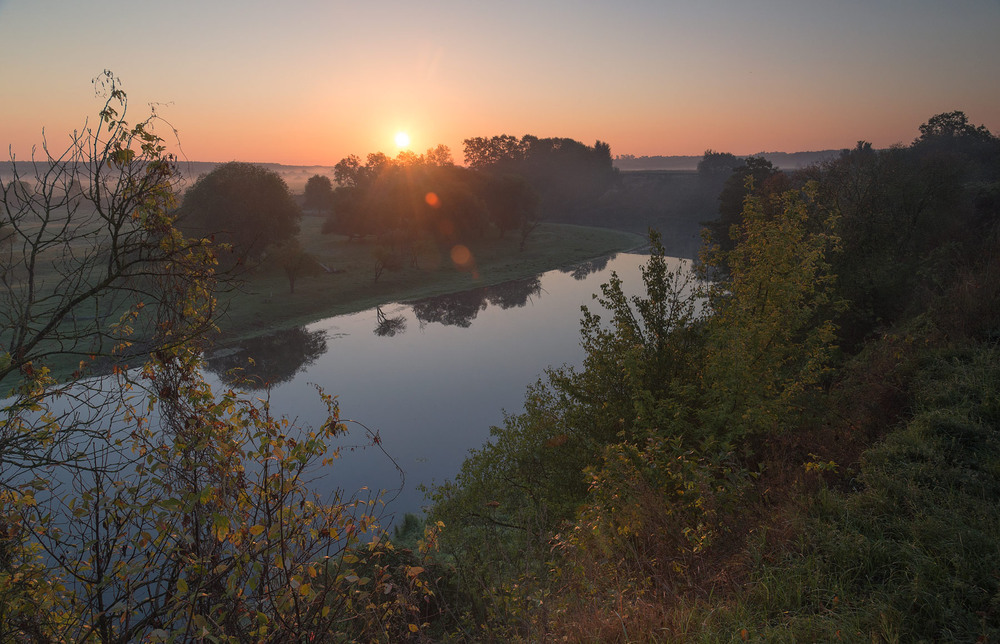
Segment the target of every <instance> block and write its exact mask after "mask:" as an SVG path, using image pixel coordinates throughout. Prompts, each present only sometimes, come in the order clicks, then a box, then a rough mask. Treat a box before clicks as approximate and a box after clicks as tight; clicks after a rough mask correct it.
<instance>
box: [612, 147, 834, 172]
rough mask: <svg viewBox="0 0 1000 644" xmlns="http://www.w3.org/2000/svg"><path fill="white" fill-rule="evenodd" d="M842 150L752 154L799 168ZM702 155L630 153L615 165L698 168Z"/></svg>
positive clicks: (788, 167)
mask: <svg viewBox="0 0 1000 644" xmlns="http://www.w3.org/2000/svg"><path fill="white" fill-rule="evenodd" d="M840 152H841V151H840V150H819V151H815V152H759V153H757V154H752V155H742V156H739V155H738V156H739V158H741V159H745V158H747V157H748V156H755V157H758V156H762V157H764V158H765V159H767V160H768V161H770V162H771V163H773V164H774V165H775V166H776V167H778V168H781V169H782V170H797V169H799V168H805V167H807V166H810V165H812V164H814V163H819V162H821V161H827V160H829V159H833V158H836V157H837V156H839V155H840ZM699 161H701V155H698V156H653V157H637V156H633V155H629V154H625V155H620V156H618V157H616V158H615V160H614V164H615V167H616V168H618V169H619V170H697V169H698V162H699Z"/></svg>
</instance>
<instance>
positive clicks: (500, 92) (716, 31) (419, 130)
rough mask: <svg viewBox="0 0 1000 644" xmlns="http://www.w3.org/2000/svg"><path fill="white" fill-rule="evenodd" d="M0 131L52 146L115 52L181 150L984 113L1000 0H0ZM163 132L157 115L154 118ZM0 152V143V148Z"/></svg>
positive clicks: (999, 39)
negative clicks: (401, 135)
mask: <svg viewBox="0 0 1000 644" xmlns="http://www.w3.org/2000/svg"><path fill="white" fill-rule="evenodd" d="M0 44H2V49H0V52H2V53H0V97H2V98H0V145H4V146H6V145H7V144H10V145H12V146H13V150H14V152H15V153H16V155H17V156H18V157H19V158H25V157H26V156H28V155H29V154H30V150H31V146H32V145H38V144H40V143H41V132H42V128H43V127H44V128H45V133H46V136H47V138H48V140H49V145H50V147H51V148H53V149H54V148H61V147H64V146H65V143H66V142H67V141H68V134H69V133H70V132H72V131H73V129H74V128H80V127H82V125H83V122H84V119H85V118H86V117H88V116H90V118H91V120H92V121H93V119H94V114H95V113H96V111H97V110H98V109H99V107H100V103H99V102H98V101H97V99H96V98H95V96H94V89H93V86H92V85H91V80H92V79H93V78H94V77H95V76H97V75H98V74H99V73H100V72H101V71H102V70H104V69H110V70H112V71H113V72H114V73H115V74H116V75H117V76H118V77H119V78H120V79H121V81H122V83H123V87H124V89H125V90H126V92H127V93H128V95H129V99H130V110H129V115H130V117H132V118H131V120H133V121H134V120H139V119H140V118H141V117H142V116H144V115H145V114H147V113H148V111H149V104H150V103H154V102H155V103H157V104H158V107H157V113H158V114H160V115H161V116H163V117H164V118H166V119H167V120H168V121H169V122H170V124H171V125H172V126H173V127H174V128H176V129H177V131H178V133H179V137H180V143H181V148H182V151H183V154H184V155H185V156H186V157H187V158H188V159H190V160H193V161H229V160H242V161H257V162H276V163H286V164H297V165H313V164H315V165H333V164H335V163H336V162H337V161H339V160H340V159H341V158H343V157H344V156H346V155H348V154H358V155H359V156H362V157H364V155H365V154H367V153H369V152H373V151H376V150H381V151H384V152H386V153H388V154H395V153H396V151H397V149H396V146H395V143H394V135H395V134H396V132H397V131H406V132H408V133H409V135H410V137H411V139H412V147H413V149H414V150H416V151H417V152H422V151H424V150H426V149H427V148H429V147H432V146H434V145H437V144H439V143H443V144H445V145H448V146H449V147H450V148H451V149H452V152H453V154H454V156H455V159H456V161H458V162H459V163H461V162H462V140H463V139H465V138H468V137H472V136H492V135H494V134H502V133H506V134H513V135H516V136H521V135H523V134H534V135H536V136H541V137H547V136H562V137H570V138H574V139H577V140H580V141H583V142H585V143H587V144H593V143H594V141H595V140H597V139H600V140H602V141H607V142H608V143H610V144H611V150H612V154H635V155H658V154H662V155H696V154H701V153H702V152H703V151H704V150H705V149H706V148H712V149H716V150H721V151H728V152H733V153H735V154H751V153H755V152H761V151H786V152H794V151H802V150H819V149H831V148H833V149H838V148H844V147H851V146H853V145H854V144H855V142H856V141H857V140H859V139H864V140H867V141H871V142H872V143H874V144H875V145H876V146H877V147H885V146H888V145H891V144H893V143H897V142H901V143H904V144H907V143H909V142H910V141H912V140H913V138H914V137H915V136H916V135H917V134H918V131H917V128H918V126H919V125H920V124H921V123H923V122H925V121H926V120H927V119H928V118H929V117H930V116H932V115H934V114H938V113H940V112H946V111H951V110H956V109H958V110H964V111H965V112H966V113H967V114H968V115H969V117H970V119H971V120H972V121H973V122H974V123H975V124H977V125H979V124H983V125H986V127H988V128H989V129H990V130H991V131H993V132H994V133H1000V0H949V1H948V2H945V1H943V0H836V1H834V0H824V1H819V0H814V1H810V0H768V1H764V0H758V1H754V0H714V1H713V0H700V1H694V0H684V1H674V0H617V1H596V0H576V1H570V0H549V1H545V0H506V1H505V2H496V1H492V2H477V1H475V0H423V1H420V2H414V1H413V0H408V1H403V2H396V1H393V0H380V1H379V2H363V1H354V2H341V1H337V0H333V1H331V0H282V1H281V2H277V1H274V0H272V1H263V0H238V1H237V0H172V1H171V2H148V1H146V0H0ZM161 133H164V134H165V133H166V132H163V131H161ZM3 156H4V157H6V155H3Z"/></svg>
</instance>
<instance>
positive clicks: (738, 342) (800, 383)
mask: <svg viewBox="0 0 1000 644" xmlns="http://www.w3.org/2000/svg"><path fill="white" fill-rule="evenodd" d="M781 204H782V207H781V209H780V210H778V209H777V208H775V209H774V210H776V211H777V212H775V214H773V215H771V216H768V215H767V214H766V212H765V208H764V203H763V200H762V199H761V198H760V197H754V196H751V197H748V198H747V200H746V205H745V207H744V209H743V217H742V223H741V224H740V225H739V226H737V227H735V228H734V237H735V238H736V239H738V240H739V244H738V245H737V246H736V248H735V249H734V250H732V251H731V252H729V253H725V254H724V256H723V258H722V259H723V260H724V261H725V263H726V265H727V266H728V269H729V277H728V279H726V280H723V281H720V282H718V283H716V284H714V285H713V286H712V287H711V289H710V290H709V299H710V303H711V308H712V310H713V315H712V316H711V317H710V318H709V320H708V322H707V328H706V338H707V340H706V356H705V361H704V365H703V372H702V373H703V377H704V378H705V380H706V381H707V383H708V387H707V389H708V391H707V402H706V404H705V407H704V409H703V410H702V412H701V418H702V420H703V423H704V424H705V426H706V429H707V430H708V433H709V434H710V435H712V436H714V437H715V438H717V439H719V440H723V441H739V440H741V439H742V438H743V437H745V436H746V435H749V434H762V433H778V432H782V431H784V430H786V429H787V428H788V426H789V423H790V422H792V421H794V415H790V414H789V411H790V410H791V409H793V408H794V405H795V404H796V402H797V400H796V399H797V398H798V397H799V396H800V395H801V394H802V393H803V392H805V391H807V390H809V389H810V388H812V387H815V386H816V385H817V384H818V383H819V382H820V381H821V379H822V378H823V376H824V374H825V373H826V372H827V370H828V369H829V361H830V358H831V356H832V352H833V350H834V342H835V339H836V327H835V326H834V323H833V320H832V318H833V316H834V315H835V314H836V313H837V311H838V310H839V309H840V308H842V304H841V303H840V302H839V301H838V300H837V299H836V297H835V295H834V294H833V287H834V283H835V276H834V275H833V274H832V273H831V270H830V265H829V263H828V260H827V257H828V256H829V254H830V253H831V252H834V251H836V250H837V249H838V247H839V241H840V240H839V237H838V236H837V234H836V232H835V229H836V224H837V214H836V213H835V212H831V211H829V210H828V209H827V208H826V207H825V206H823V205H821V204H819V203H817V201H816V187H815V186H814V185H810V186H807V188H806V189H805V190H804V191H802V192H799V191H789V192H786V193H785V194H784V195H782V197H781ZM812 222H819V223H818V224H816V223H812ZM811 226H816V227H818V231H816V232H810V230H809V229H810V227H811Z"/></svg>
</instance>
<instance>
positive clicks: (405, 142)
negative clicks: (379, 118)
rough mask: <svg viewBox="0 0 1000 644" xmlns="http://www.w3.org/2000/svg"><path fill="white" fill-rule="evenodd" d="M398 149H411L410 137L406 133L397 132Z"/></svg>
mask: <svg viewBox="0 0 1000 644" xmlns="http://www.w3.org/2000/svg"><path fill="white" fill-rule="evenodd" d="M396 147H398V148H408V147H410V135H409V134H407V133H406V132H396Z"/></svg>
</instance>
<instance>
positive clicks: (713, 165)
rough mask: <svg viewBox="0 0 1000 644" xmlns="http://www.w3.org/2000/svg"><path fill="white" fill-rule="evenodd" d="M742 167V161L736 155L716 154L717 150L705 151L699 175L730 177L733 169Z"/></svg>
mask: <svg viewBox="0 0 1000 644" xmlns="http://www.w3.org/2000/svg"><path fill="white" fill-rule="evenodd" d="M739 166H740V160H739V159H738V158H737V157H736V155H735V154H731V153H729V152H716V151H715V150H711V149H709V150H705V154H704V155H703V156H702V157H701V161H699V162H698V174H700V175H702V176H722V177H728V176H729V175H730V174H732V172H733V169H735V168H737V167H739Z"/></svg>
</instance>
